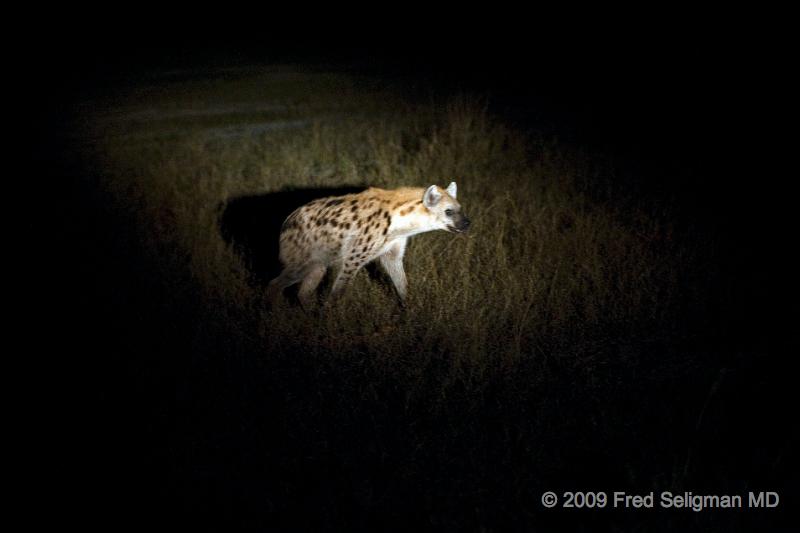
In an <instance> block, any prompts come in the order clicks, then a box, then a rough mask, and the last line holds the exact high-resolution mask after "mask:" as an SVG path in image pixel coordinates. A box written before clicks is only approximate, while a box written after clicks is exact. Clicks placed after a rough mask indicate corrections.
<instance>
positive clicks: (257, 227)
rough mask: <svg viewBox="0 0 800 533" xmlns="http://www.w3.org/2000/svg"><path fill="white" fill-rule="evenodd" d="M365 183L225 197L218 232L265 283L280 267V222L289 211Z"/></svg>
mask: <svg viewBox="0 0 800 533" xmlns="http://www.w3.org/2000/svg"><path fill="white" fill-rule="evenodd" d="M365 188H366V186H360V187H358V186H352V187H334V188H318V189H289V190H283V191H278V192H274V193H269V194H261V195H257V196H240V197H238V198H233V199H228V200H226V201H225V202H224V204H223V205H222V206H221V210H222V215H221V217H220V223H219V225H220V232H221V233H222V238H223V239H224V240H225V242H226V243H228V244H229V245H231V246H233V247H234V249H235V250H236V251H237V252H238V253H239V254H241V255H242V257H243V258H244V259H245V261H246V262H247V265H248V267H249V269H250V271H251V273H252V274H253V277H254V279H255V281H256V282H258V283H261V284H266V283H268V282H269V280H270V279H272V278H273V277H275V276H277V275H278V274H279V273H280V271H281V263H280V260H279V259H278V249H279V248H278V244H279V240H278V239H279V237H280V233H281V226H282V225H283V221H284V220H286V217H288V216H289V215H290V214H291V212H292V211H294V210H295V209H297V208H298V207H300V206H301V205H305V204H307V203H308V202H310V201H312V200H315V199H317V198H325V197H327V196H341V195H344V194H352V193H357V192H361V191H363V190H364V189H365Z"/></svg>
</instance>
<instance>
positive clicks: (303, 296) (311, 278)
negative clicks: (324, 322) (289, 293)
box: [297, 264, 328, 311]
mask: <svg viewBox="0 0 800 533" xmlns="http://www.w3.org/2000/svg"><path fill="white" fill-rule="evenodd" d="M327 270H328V269H327V267H326V266H325V265H321V264H318V265H315V266H313V267H311V268H310V269H309V270H308V272H307V273H306V275H305V277H304V278H303V281H302V282H301V283H300V291H299V292H298V294H297V297H298V298H299V299H300V305H302V306H303V309H305V310H306V311H308V310H310V309H311V308H312V307H313V304H314V300H315V298H314V297H315V294H316V290H317V287H318V286H319V283H320V282H321V281H322V278H323V277H325V272H326V271H327Z"/></svg>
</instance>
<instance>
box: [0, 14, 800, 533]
mask: <svg viewBox="0 0 800 533" xmlns="http://www.w3.org/2000/svg"><path fill="white" fill-rule="evenodd" d="M72 15H73V18H69V19H61V20H57V19H58V17H54V18H53V22H50V23H48V24H45V25H34V26H32V27H31V28H30V31H29V32H28V33H27V36H26V38H25V44H24V47H23V48H24V53H22V54H20V55H19V58H20V59H21V61H20V62H19V64H16V63H14V64H12V66H11V67H9V68H13V70H14V71H15V72H16V73H17V75H18V79H19V80H21V83H20V84H19V87H20V89H21V93H22V94H21V101H22V102H24V104H25V105H24V106H21V107H22V109H18V110H13V111H12V112H13V113H14V114H17V113H19V115H20V116H21V118H22V119H23V124H24V126H28V127H27V128H26V127H24V126H23V129H22V130H21V131H22V132H23V133H22V134H23V136H24V139H25V140H26V142H25V143H24V144H25V146H26V149H27V150H26V151H25V152H22V153H23V157H24V158H25V159H26V160H27V161H28V167H29V168H30V169H31V170H32V171H29V172H27V173H26V175H28V176H30V179H29V181H26V183H25V185H26V186H28V187H30V191H31V192H30V194H29V195H27V196H26V198H32V199H33V202H31V203H30V208H29V209H28V214H27V215H26V216H25V217H23V218H22V219H21V220H22V221H23V222H22V226H23V227H24V228H26V229H28V230H31V231H30V233H29V234H30V235H31V236H30V238H28V239H24V240H25V243H24V246H25V248H24V249H25V251H26V252H27V253H28V254H29V257H32V258H34V261H33V263H34V264H33V268H32V269H31V270H30V273H31V274H32V276H31V279H32V281H34V282H35V283H34V286H36V287H42V288H43V290H42V293H41V294H39V293H38V290H37V291H36V293H35V294H37V296H36V297H33V298H31V299H30V300H31V301H29V302H27V303H26V307H25V309H26V311H27V313H28V314H27V316H30V317H31V318H32V319H33V320H32V321H31V323H32V324H33V328H32V329H33V331H31V332H30V333H29V335H30V337H29V338H31V339H34V340H33V341H32V344H33V345H34V346H36V347H37V349H41V353H42V354H43V355H44V356H43V357H38V356H37V357H36V358H35V362H34V367H35V368H34V369H33V371H32V372H33V373H32V375H33V376H34V377H35V379H36V380H38V381H40V383H39V386H38V387H37V390H39V389H41V390H43V391H47V392H43V393H42V394H41V395H38V399H36V400H32V402H33V403H34V404H35V405H36V407H37V413H41V414H42V415H43V419H44V420H46V421H47V423H46V424H45V426H46V428H47V429H46V430H45V434H46V436H45V437H43V438H42V439H37V441H36V444H37V445H36V446H34V447H33V448H32V451H33V453H34V454H35V456H36V460H35V461H34V463H35V464H36V465H41V466H42V468H41V470H39V469H38V468H37V472H38V471H40V472H41V476H37V479H43V480H50V482H48V483H44V485H45V486H46V487H48V488H49V489H50V490H49V491H45V492H54V493H55V494H53V496H54V497H55V501H58V502H59V503H57V504H54V505H53V506H50V505H49V504H48V507H49V508H50V509H55V510H56V514H58V515H60V516H67V517H70V518H71V519H76V520H81V519H83V518H85V517H87V516H89V517H90V522H92V523H95V524H101V525H102V524H106V523H109V521H110V522H111V523H115V524H120V523H121V524H131V523H138V522H141V523H148V522H150V521H151V520H154V519H157V517H158V516H160V515H161V514H162V513H163V514H165V515H171V514H179V511H176V510H175V509H173V508H171V507H170V505H171V504H170V501H172V500H171V499H170V495H169V494H162V493H160V492H159V490H163V489H160V488H158V487H153V486H151V485H149V484H148V481H147V479H148V477H147V473H148V472H151V471H152V472H155V471H159V470H161V469H164V468H170V466H171V461H172V459H171V457H172V456H171V453H173V451H172V450H168V449H154V450H153V451H152V453H150V454H148V458H149V459H148V461H149V462H148V463H147V464H141V463H140V462H137V461H133V460H131V461H130V462H129V461H128V460H127V458H128V457H134V456H136V457H138V456H139V455H140V453H139V452H140V448H141V447H142V446H145V445H152V441H146V442H145V441H144V440H143V441H141V442H140V441H137V440H136V439H135V438H134V439H132V440H128V441H125V440H122V439H121V438H120V439H116V438H109V437H108V434H109V432H110V433H111V434H112V435H117V434H118V435H125V436H128V435H130V431H129V428H128V427H125V426H126V425H128V424H130V425H132V426H133V427H134V428H135V427H141V428H142V431H147V432H149V434H151V435H152V434H153V432H154V431H155V432H156V434H157V432H158V431H161V430H160V429H159V428H160V426H159V423H160V422H159V421H158V420H150V419H139V418H137V417H138V416H143V415H142V414H141V412H140V407H141V406H139V405H138V404H137V403H136V401H134V400H130V399H129V398H136V397H139V396H137V394H136V393H139V394H144V395H146V393H147V391H135V390H122V391H109V390H108V385H107V383H110V382H112V381H114V379H112V378H113V377H114V376H117V377H118V376H120V375H121V376H125V375H129V377H130V376H131V375H132V374H135V373H136V372H139V371H141V369H140V368H139V367H137V366H136V365H135V364H130V365H128V364H126V363H124V359H125V357H126V356H127V355H129V354H126V353H125V350H124V349H121V351H119V352H117V353H114V350H115V348H114V346H115V344H114V338H115V328H118V327H120V323H122V322H123V321H124V320H125V318H126V317H127V316H133V315H138V314H140V313H143V312H146V306H145V305H141V304H140V303H139V302H141V296H139V297H137V296H135V295H126V294H122V295H118V297H117V298H114V299H112V300H111V301H109V300H108V295H106V294H101V293H100V289H99V287H101V286H103V285H105V283H102V281H106V280H109V279H113V278H114V277H115V276H125V275H126V274H127V273H128V272H130V271H134V270H136V269H137V268H138V265H136V264H125V263H121V262H118V261H115V258H116V257H117V256H116V255H115V252H114V251H113V249H109V247H108V242H109V241H113V236H110V235H109V231H110V230H109V229H108V228H105V227H104V225H103V220H102V218H100V217H101V216H100V215H99V214H98V212H99V210H98V209H97V206H96V205H94V203H93V202H94V200H93V196H92V191H91V190H87V189H86V188H85V186H84V183H83V180H82V172H83V171H84V169H82V168H80V167H75V166H72V165H71V163H70V162H71V161H73V160H72V159H71V158H69V157H65V151H66V150H67V146H68V145H67V143H66V142H65V138H66V137H68V135H69V133H70V131H71V128H72V127H73V125H74V123H75V120H80V117H76V115H75V113H74V104H75V103H76V102H79V101H81V100H83V99H85V98H87V97H93V96H97V95H103V94H109V93H113V91H115V90H116V89H117V88H119V87H124V86H125V85H126V84H130V83H136V81H137V79H140V78H142V77H143V76H146V75H147V74H148V73H149V72H152V71H154V70H157V69H173V68H174V69H192V68H201V69H202V68H214V67H219V66H229V65H247V64H271V63H291V64H300V65H307V66H309V67H323V68H332V69H341V70H344V71H349V72H354V73H359V74H368V75H372V76H375V77H376V78H378V79H382V80H384V81H386V82H387V83H396V84H397V86H398V87H400V88H401V89H402V90H407V91H408V92H409V94H417V93H416V92H415V91H418V90H419V87H424V88H426V90H427V88H430V87H433V88H434V90H436V91H439V92H441V93H444V94H449V93H453V94H456V93H458V92H463V91H468V92H475V93H478V94H483V95H487V98H488V101H489V105H490V110H491V111H492V112H493V113H495V114H497V115H498V116H500V117H501V118H503V119H504V120H506V121H508V122H509V123H511V124H512V125H514V126H515V127H518V128H520V129H524V130H527V131H532V132H538V133H542V134H544V135H553V136H557V137H558V138H559V139H561V140H562V141H563V142H566V143H570V144H571V145H574V146H581V147H584V148H585V149H586V150H588V151H590V152H592V153H597V154H601V155H602V156H603V157H608V158H610V159H611V160H612V161H613V162H614V164H615V165H617V166H618V168H619V169H620V172H619V175H618V180H619V183H618V185H621V186H624V187H629V188H630V189H631V190H634V191H636V194H639V195H641V196H642V197H643V198H648V199H655V200H656V201H658V200H665V201H666V199H669V201H670V202H675V203H677V204H678V205H679V206H680V211H682V212H683V213H685V216H686V217H687V218H690V219H691V220H693V221H700V223H701V224H704V225H706V226H707V227H708V228H713V229H715V230H717V229H719V228H724V231H722V232H720V235H722V237H721V238H722V239H723V240H724V243H723V245H722V246H721V249H723V250H725V254H724V256H723V259H722V260H723V261H725V262H726V264H727V266H726V268H727V269H728V271H729V272H730V273H732V274H733V276H734V277H737V278H738V279H739V280H740V281H741V282H740V283H739V284H738V285H737V290H740V291H742V297H741V298H740V299H739V301H740V302H741V304H740V305H741V306H742V307H743V308H747V309H748V310H749V311H748V312H747V313H744V314H741V315H740V316H743V317H746V318H747V320H746V322H743V323H740V324H738V325H735V326H731V327H736V326H738V327H740V328H742V330H743V331H745V332H746V333H745V336H746V337H747V338H749V339H753V340H757V341H758V342H759V343H760V344H761V345H767V346H769V347H770V349H769V351H768V353H767V354H765V355H764V359H763V360H755V359H753V360H749V361H748V362H747V365H746V366H747V369H748V371H750V372H752V376H753V382H754V383H755V382H758V383H759V386H758V387H752V388H749V389H747V390H758V391H761V394H762V396H761V397H750V398H742V399H741V401H740V402H739V403H736V404H731V405H729V406H728V408H729V409H731V410H732V411H736V412H740V413H741V417H742V420H743V423H744V424H749V425H751V427H752V429H753V431H752V434H751V438H752V442H751V443H741V442H740V443H738V446H739V448H747V447H748V446H750V445H752V446H756V445H757V443H758V442H759V439H760V438H762V436H763V438H768V439H773V438H774V439H778V438H784V437H782V436H781V437H775V436H774V435H775V434H780V435H785V433H786V431H785V430H783V429H781V430H778V429H777V428H785V427H787V426H788V427H791V428H796V420H795V419H796V417H794V416H791V414H790V413H791V411H790V410H789V409H788V405H789V402H790V400H791V397H794V394H792V393H790V391H791V390H792V384H793V383H794V379H793V378H792V374H791V364H790V360H791V359H792V358H793V357H795V356H796V349H795V348H796V342H795V343H791V344H790V343H789V342H788V336H787V335H786V333H787V332H788V331H790V329H789V327H790V319H792V318H794V317H796V311H797V306H796V300H794V299H793V298H792V297H791V296H790V295H791V294H792V293H793V289H794V286H795V282H794V275H793V274H794V273H793V270H794V269H793V268H792V267H793V265H794V261H795V260H794V259H791V255H790V253H791V251H792V249H793V247H794V245H795V242H794V241H795V239H793V238H792V237H793V235H792V232H793V221H792V220H791V216H790V213H791V209H790V206H791V204H790V200H789V198H790V195H789V193H790V191H791V188H790V186H789V185H790V183H791V181H793V180H794V179H795V176H794V174H795V173H794V172H793V169H791V168H788V167H786V166H785V165H784V164H783V163H781V161H782V160H783V156H782V154H783V153H785V150H786V146H787V145H788V144H789V137H788V136H787V134H786V133H785V128H784V125H783V123H784V122H785V119H784V117H785V115H786V113H787V112H788V109H789V107H788V105H787V104H786V103H785V101H784V100H783V96H784V92H785V90H786V89H785V86H784V84H783V82H782V80H783V78H784V75H783V72H785V70H786V69H787V67H788V65H787V63H786V62H785V61H784V53H783V49H782V45H783V43H782V33H781V30H780V28H779V27H778V26H777V25H776V26H774V27H773V26H770V24H771V23H770V22H766V23H765V22H764V21H763V20H759V19H758V18H750V17H748V16H746V15H747V14H743V15H744V16H740V17H738V18H736V19H733V20H731V19H728V18H727V17H725V16H719V17H717V16H713V17H703V16H700V14H698V13H691V12H687V13H678V14H673V15H672V16H671V17H667V16H665V15H664V14H659V15H658V16H653V15H645V14H641V16H640V17H639V20H638V21H636V22H635V23H634V22H628V21H626V20H624V19H622V18H618V17H616V16H614V14H610V17H609V18H610V19H612V20H615V22H613V23H612V22H608V21H606V20H605V19H600V18H597V19H594V20H592V17H591V16H589V17H587V18H588V20H586V21H584V22H583V23H578V22H575V21H574V19H573V17H574V16H575V15H574V14H570V15H569V16H566V15H560V16H554V15H551V14H547V13H544V12H536V13H534V14H529V15H527V16H526V17H522V16H520V17H518V18H516V19H515V18H514V17H508V18H506V19H501V20H497V21H494V20H491V17H489V19H486V20H480V19H481V16H480V14H478V17H477V19H478V20H472V21H469V22H465V21H463V20H458V19H456V18H452V19H447V18H445V19H444V20H439V21H433V20H430V19H428V18H427V17H418V16H417V15H415V14H414V13H403V14H401V16H399V17H397V18H395V16H394V15H392V16H391V18H392V21H393V22H394V24H393V25H392V30H391V32H388V33H387V32H385V31H384V28H385V25H386V24H387V22H386V21H387V15H381V16H378V17H376V18H375V19H374V20H372V21H363V22H356V21H351V25H338V24H334V23H333V22H332V21H331V22H330V23H328V24H320V25H309V24H306V23H304V20H303V18H302V17H301V16H300V15H298V14H294V15H292V16H285V15H284V14H282V13H271V14H267V15H261V14H259V16H257V17H256V15H255V14H249V13H247V12H244V13H241V14H238V16H237V17H232V18H231V17H228V16H222V17H221V18H220V19H219V20H217V21H215V24H213V25H212V24H209V22H210V21H209V20H205V21H203V22H204V23H203V25H202V26H200V25H199V24H198V23H197V21H196V20H194V19H190V18H184V17H183V16H182V15H181V14H170V16H169V17H164V16H163V13H159V12H158V11H151V12H147V13H140V12H138V13H135V14H126V13H119V14H118V15H115V16H113V17H111V16H106V19H105V20H103V21H95V20H93V19H91V18H89V17H90V16H91V14H87V15H86V18H83V17H81V16H78V17H77V18H78V19H79V20H77V21H76V20H75V18H74V14H72ZM395 15H397V14H395ZM606 15H609V14H606ZM620 17H622V15H620ZM210 18H213V14H212V16H211V17H210ZM254 18H255V20H253V19H254ZM419 18H424V20H422V21H420V20H419ZM243 20H249V22H243ZM765 30H766V31H765ZM243 35H245V36H244V37H243ZM42 177H45V178H46V179H45V180H41V179H40V178H42ZM51 215H54V216H51ZM120 257H122V254H120ZM138 275H139V277H141V272H139V273H138ZM99 280H100V281H99ZM53 301H55V302H54V304H55V305H54V306H53V305H51V302H53ZM180 331H181V330H180V325H177V326H176V328H175V330H174V331H173V332H172V334H171V337H168V338H166V339H163V338H158V339H156V337H158V336H160V335H161V334H162V333H161V331H158V332H156V331H153V332H151V334H152V336H153V341H154V342H153V345H158V346H159V349H158V350H159V351H158V352H156V353H153V354H151V356H152V359H153V361H155V362H156V364H158V363H157V361H158V357H159V356H160V355H163V353H166V352H168V351H169V350H171V349H175V350H177V351H180V350H181V346H182V342H181V341H182V338H181V333H180ZM765 339H767V340H766V341H765ZM156 341H157V342H156ZM144 344H146V343H144ZM184 355H187V356H188V354H184ZM121 361H123V362H121ZM42 366H44V367H46V368H47V370H44V369H43V368H41V367H42ZM166 374H167V373H165V376H166ZM130 382H131V383H133V382H136V379H135V377H133V378H131V379H130ZM162 386H164V387H168V386H169V384H168V383H165V384H162ZM126 394H131V396H130V397H126ZM266 400H268V398H267V399H266ZM266 400H265V401H266ZM665 401H669V398H665ZM98 402H101V403H103V405H102V408H100V409H97V403H98ZM39 408H40V409H39ZM145 411H146V410H145ZM733 418H735V417H733ZM756 421H758V422H756ZM34 425H38V424H34ZM153 428H156V429H155V430H154V429H153ZM39 429H41V428H39ZM176 430H177V429H175V428H163V431H164V433H165V442H166V441H167V439H166V434H168V433H169V431H176ZM791 432H794V429H792V430H791ZM795 435H796V434H795ZM791 442H794V443H795V444H796V439H795V440H792V441H791ZM720 453H722V454H724V453H725V452H724V450H721V451H720ZM787 453H788V452H787ZM597 469H598V472H601V471H602V465H598V466H597ZM583 475H585V476H586V477H587V478H589V477H591V476H590V475H589V474H588V473H584V474H583ZM577 478H578V479H579V478H580V476H578V477H577ZM791 479H794V480H795V483H794V484H792V486H793V487H794V491H795V492H788V490H789V489H790V488H791V487H789V486H787V487H781V488H782V489H783V490H784V491H787V492H784V493H782V494H781V496H782V498H783V500H782V505H786V506H787V507H790V506H791V507H794V503H793V501H792V496H793V495H794V494H796V478H795V477H792V478H791ZM708 482H709V486H713V480H710V479H709V480H708ZM83 487H87V488H88V490H84V489H83ZM759 488H761V487H759ZM32 489H33V490H35V491H37V493H40V491H41V486H38V487H37V486H36V484H34V487H32ZM765 489H767V490H769V489H768V488H765ZM189 490H196V491H198V494H200V493H202V491H203V490H205V489H202V488H197V487H193V488H190V489H189ZM608 490H612V488H608ZM217 496H218V497H219V498H221V499H222V500H225V498H226V497H230V495H228V496H219V495H217ZM203 498H207V500H208V501H213V500H214V498H215V496H214V495H208V494H203V496H202V497H200V500H201V501H206V500H203ZM315 498H316V499H315ZM48 499H50V497H49V495H48ZM311 499H312V501H315V502H319V501H321V499H322V496H321V495H320V494H317V495H311ZM131 502H145V504H144V506H143V507H141V508H140V507H135V506H133V505H132V503H131ZM753 520H754V521H753V522H752V524H751V525H753V526H754V527H755V526H756V525H758V520H757V518H756V519H753ZM556 525H557V524H556Z"/></svg>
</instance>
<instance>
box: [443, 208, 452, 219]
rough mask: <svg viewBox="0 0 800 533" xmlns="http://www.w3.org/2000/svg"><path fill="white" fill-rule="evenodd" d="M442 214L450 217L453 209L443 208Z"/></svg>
mask: <svg viewBox="0 0 800 533" xmlns="http://www.w3.org/2000/svg"><path fill="white" fill-rule="evenodd" d="M444 214H445V215H447V216H449V217H451V216H453V210H452V209H445V210H444Z"/></svg>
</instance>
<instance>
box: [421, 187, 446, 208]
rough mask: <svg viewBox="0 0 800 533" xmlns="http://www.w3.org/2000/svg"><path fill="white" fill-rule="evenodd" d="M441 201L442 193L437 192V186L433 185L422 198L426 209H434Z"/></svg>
mask: <svg viewBox="0 0 800 533" xmlns="http://www.w3.org/2000/svg"><path fill="white" fill-rule="evenodd" d="M441 199H442V193H440V192H439V191H438V190H436V185H431V186H430V187H428V190H427V191H425V195H424V196H423V197H422V203H423V204H424V205H425V207H433V206H435V205H436V204H438V203H439V200H441Z"/></svg>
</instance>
